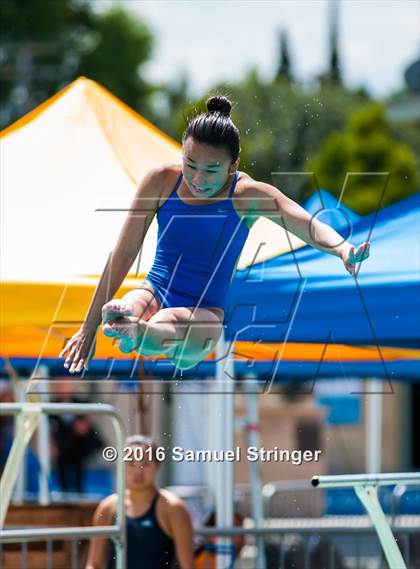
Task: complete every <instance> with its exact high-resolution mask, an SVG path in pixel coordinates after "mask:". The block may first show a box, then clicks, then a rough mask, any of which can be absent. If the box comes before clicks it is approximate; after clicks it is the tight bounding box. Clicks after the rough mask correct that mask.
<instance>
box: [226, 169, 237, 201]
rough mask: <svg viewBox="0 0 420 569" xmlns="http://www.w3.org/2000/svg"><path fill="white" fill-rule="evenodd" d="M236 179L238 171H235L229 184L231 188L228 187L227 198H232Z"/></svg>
mask: <svg viewBox="0 0 420 569" xmlns="http://www.w3.org/2000/svg"><path fill="white" fill-rule="evenodd" d="M238 178H239V172H238V170H237V171H236V172H235V176H234V177H233V180H232V184H231V186H230V188H229V194H228V198H231V197H232V196H233V192H234V191H235V187H236V183H237V181H238Z"/></svg>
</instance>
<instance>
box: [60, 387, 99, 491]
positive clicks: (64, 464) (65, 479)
mask: <svg viewBox="0 0 420 569" xmlns="http://www.w3.org/2000/svg"><path fill="white" fill-rule="evenodd" d="M55 388H56V393H57V395H56V402H59V403H88V401H87V400H86V399H83V398H81V397H79V396H77V395H76V394H75V392H74V386H73V385H72V384H71V382H69V381H68V380H67V378H66V380H63V381H60V380H58V381H56V384H55ZM50 421H51V437H52V456H53V459H54V462H55V466H56V468H57V474H58V479H59V484H60V487H61V489H62V490H63V491H65V492H68V491H76V492H79V493H82V492H83V489H84V488H83V478H84V470H85V464H86V462H87V460H88V459H89V458H90V457H91V456H92V455H93V454H94V453H95V452H96V451H97V450H98V449H100V448H102V447H103V441H102V438H101V436H100V435H99V434H98V432H97V430H96V429H95V426H94V423H93V419H92V417H90V416H89V415H70V414H69V415H57V416H52V417H51V419H50Z"/></svg>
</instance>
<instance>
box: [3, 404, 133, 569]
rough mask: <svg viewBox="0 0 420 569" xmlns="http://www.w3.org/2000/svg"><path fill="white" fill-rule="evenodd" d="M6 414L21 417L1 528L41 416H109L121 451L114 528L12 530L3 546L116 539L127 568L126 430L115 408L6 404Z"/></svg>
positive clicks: (120, 564) (119, 562)
mask: <svg viewBox="0 0 420 569" xmlns="http://www.w3.org/2000/svg"><path fill="white" fill-rule="evenodd" d="M0 410H1V413H2V414H3V415H14V416H16V418H17V421H16V426H17V428H16V432H15V437H14V440H13V445H12V448H11V449H10V453H9V456H8V460H7V463H6V467H5V469H4V472H3V476H2V478H1V481H0V496H2V500H1V505H0V507H1V511H0V521H1V524H0V525H1V527H2V526H3V521H4V518H5V516H6V512H7V509H8V505H9V501H10V496H11V492H12V489H13V486H14V484H15V482H16V477H17V474H18V471H19V468H20V467H21V463H22V459H23V454H24V451H25V448H26V445H27V444H28V442H29V440H30V438H31V435H32V433H33V432H34V429H35V428H36V426H37V425H38V424H39V417H40V416H41V414H43V413H44V414H46V415H64V414H66V415H76V414H78V415H80V414H89V415H108V416H110V417H111V419H112V425H113V427H114V432H115V446H116V449H117V460H116V493H117V497H118V498H117V511H116V523H115V525H112V526H96V527H83V528H81V527H73V528H70V527H64V528H31V529H26V528H25V529H8V530H1V531H0V544H2V543H16V542H22V543H27V542H29V541H37V540H38V541H39V540H40V539H41V540H43V539H45V540H47V541H51V540H54V539H63V538H70V539H71V538H73V539H77V538H82V537H84V538H86V537H98V536H102V537H109V538H111V539H113V541H114V543H115V549H116V569H124V568H125V549H126V534H125V506H124V495H125V469H124V466H125V465H124V460H123V447H124V439H125V436H124V427H123V425H122V422H121V419H120V417H119V416H118V414H117V412H116V411H115V409H114V407H113V406H112V405H108V404H103V403H4V404H2V405H1V406H0Z"/></svg>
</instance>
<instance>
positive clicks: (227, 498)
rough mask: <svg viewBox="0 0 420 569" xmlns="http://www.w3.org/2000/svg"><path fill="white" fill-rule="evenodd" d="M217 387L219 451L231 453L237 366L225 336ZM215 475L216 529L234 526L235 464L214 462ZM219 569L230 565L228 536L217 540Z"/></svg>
mask: <svg viewBox="0 0 420 569" xmlns="http://www.w3.org/2000/svg"><path fill="white" fill-rule="evenodd" d="M216 357H217V364H216V381H215V387H216V390H217V392H218V393H217V394H215V399H216V401H215V406H214V407H215V408H214V410H215V416H214V421H215V431H216V432H215V439H216V440H215V442H216V445H215V446H216V448H217V449H220V450H228V449H233V448H234V414H235V404H234V400H235V392H234V375H233V374H234V366H233V358H232V354H231V346H229V344H228V342H227V341H226V339H225V337H224V335H223V334H222V336H221V338H220V340H219V342H218V344H217V347H216ZM215 468H216V469H217V475H216V527H218V528H220V527H225V528H226V527H233V478H234V463H233V462H230V461H226V460H224V461H222V462H217V463H215ZM216 545H217V550H216V551H217V564H216V567H217V569H227V568H228V567H230V566H231V560H232V555H231V551H230V549H231V547H232V540H231V538H229V537H218V538H217V542H216Z"/></svg>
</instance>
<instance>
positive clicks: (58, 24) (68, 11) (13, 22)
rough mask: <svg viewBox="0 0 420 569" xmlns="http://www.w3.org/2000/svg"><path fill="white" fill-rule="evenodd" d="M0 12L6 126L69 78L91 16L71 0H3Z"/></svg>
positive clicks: (0, 84)
mask: <svg viewBox="0 0 420 569" xmlns="http://www.w3.org/2000/svg"><path fill="white" fill-rule="evenodd" d="M0 18H1V22H2V46H1V51H0V53H1V57H0V103H1V107H2V114H1V119H0V120H1V125H2V126H5V125H6V124H8V123H10V122H12V121H14V120H15V119H17V118H18V117H19V116H21V115H23V114H25V113H26V112H28V111H29V110H31V109H32V108H33V107H35V106H36V105H38V104H39V103H40V102H41V101H43V100H45V99H46V98H48V97H50V96H51V95H53V94H54V93H55V92H56V91H57V90H58V89H59V88H60V87H62V86H63V85H64V84H66V83H67V82H69V81H70V80H71V78H72V77H73V74H74V73H75V69H76V66H77V54H78V47H77V46H78V45H80V44H83V42H84V38H85V37H86V36H87V34H88V33H89V31H90V30H92V29H93V25H94V22H93V14H92V13H91V11H90V9H89V7H88V6H87V5H82V4H77V3H75V2H73V1H72V0H60V2H45V0H3V1H2V2H1V3H0Z"/></svg>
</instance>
